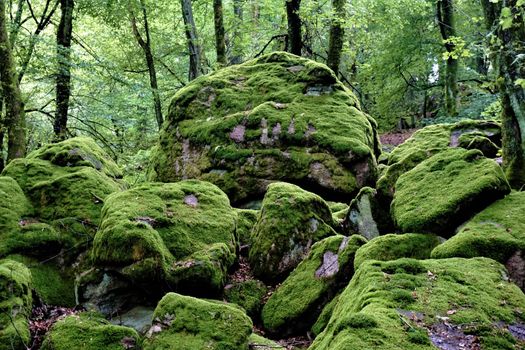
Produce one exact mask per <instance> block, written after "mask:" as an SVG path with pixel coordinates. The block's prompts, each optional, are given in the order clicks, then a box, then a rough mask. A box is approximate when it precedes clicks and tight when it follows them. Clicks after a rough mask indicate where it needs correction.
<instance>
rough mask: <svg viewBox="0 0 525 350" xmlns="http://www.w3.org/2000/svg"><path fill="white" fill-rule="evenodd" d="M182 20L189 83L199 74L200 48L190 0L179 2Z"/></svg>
mask: <svg viewBox="0 0 525 350" xmlns="http://www.w3.org/2000/svg"><path fill="white" fill-rule="evenodd" d="M180 4H181V7H182V19H183V20H184V26H185V29H186V39H187V40H188V50H189V54H190V68H189V73H188V79H189V80H190V81H191V80H193V79H195V78H197V77H198V76H199V75H200V74H201V48H200V46H199V40H198V37H197V27H196V26H195V21H194V20H193V9H192V5H191V0H181V1H180Z"/></svg>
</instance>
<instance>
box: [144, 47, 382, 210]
mask: <svg viewBox="0 0 525 350" xmlns="http://www.w3.org/2000/svg"><path fill="white" fill-rule="evenodd" d="M375 127H376V123H375V121H374V120H373V119H371V118H370V117H369V116H367V115H366V114H364V113H363V112H362V111H361V110H360V107H359V103H358V101H357V99H356V97H355V96H354V95H353V94H352V92H351V91H350V90H349V89H348V88H346V87H345V86H344V85H343V84H342V83H341V82H340V81H338V80H337V78H336V76H335V74H334V73H333V72H332V71H331V70H330V69H328V68H327V67H326V66H325V65H323V64H319V63H316V62H314V61H311V60H307V59H304V58H300V57H297V56H293V55H291V54H288V53H284V52H275V53H272V54H269V55H266V56H263V57H260V58H258V59H256V60H252V61H248V62H246V63H244V64H241V65H236V66H231V67H227V68H224V69H222V70H219V71H217V72H214V73H212V74H210V75H207V76H204V77H201V78H199V79H196V80H194V81H192V82H191V83H190V84H188V85H187V86H186V87H184V88H183V89H181V90H179V91H178V92H177V94H176V95H175V96H174V98H173V100H172V102H171V106H170V109H169V113H168V115H167V118H166V122H165V124H164V127H163V130H162V132H161V136H160V143H159V144H158V147H157V150H156V152H154V158H153V162H152V163H153V166H152V169H151V173H152V177H153V179H154V180H157V181H159V180H160V181H163V182H168V181H178V180H181V179H185V178H199V179H203V180H207V181H211V182H213V183H215V184H217V185H218V186H219V187H221V188H222V189H223V190H224V191H225V192H226V193H227V194H228V195H229V196H230V198H232V200H233V201H234V202H239V201H243V200H245V199H247V198H252V197H254V196H256V195H261V194H263V193H264V191H265V188H266V186H267V184H268V183H269V182H272V181H286V182H292V183H297V184H301V186H304V187H305V188H308V189H310V190H312V191H314V192H318V193H323V195H325V196H332V197H346V196H348V195H351V194H355V193H357V191H358V190H359V188H361V187H362V186H365V185H367V184H372V183H374V182H375V176H376V160H375V158H376V155H377V154H378V153H379V150H378V149H379V147H378V139H377V135H376V131H375Z"/></svg>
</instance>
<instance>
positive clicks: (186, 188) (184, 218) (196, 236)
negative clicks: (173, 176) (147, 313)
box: [92, 180, 237, 295]
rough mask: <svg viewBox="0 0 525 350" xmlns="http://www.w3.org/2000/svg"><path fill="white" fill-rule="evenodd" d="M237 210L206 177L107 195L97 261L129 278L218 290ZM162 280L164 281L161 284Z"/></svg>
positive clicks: (231, 253)
mask: <svg viewBox="0 0 525 350" xmlns="http://www.w3.org/2000/svg"><path fill="white" fill-rule="evenodd" d="M236 220H237V214H236V212H235V210H234V209H233V208H232V207H231V206H230V202H229V199H228V197H227V196H226V195H225V194H224V192H222V191H221V190H220V189H219V188H218V187H217V186H215V185H212V184H211V183H208V182H203V181H197V180H187V181H181V182H178V183H166V184H163V183H149V184H144V185H141V186H138V187H136V188H133V189H130V190H127V191H123V192H119V193H115V194H113V195H111V196H109V197H108V198H107V199H106V201H105V204H104V208H103V210H102V223H101V226H100V230H99V231H98V232H97V234H96V236H95V239H94V242H93V251H92V257H93V260H94V262H95V264H96V265H97V266H98V267H100V268H102V269H107V270H113V271H117V272H118V274H119V275H121V276H124V277H125V278H127V279H128V280H130V281H131V282H132V283H137V284H139V285H143V286H148V290H149V289H150V288H149V287H150V286H151V285H152V283H153V284H155V285H157V286H159V290H158V292H159V293H160V292H162V291H163V290H166V288H167V286H169V287H168V288H167V290H170V289H172V290H178V291H183V292H185V293H192V294H199V293H202V294H206V295H212V294H213V293H217V292H219V291H220V290H222V287H223V286H224V282H225V277H226V271H227V269H228V268H229V267H230V266H231V265H232V264H233V261H234V258H235V248H236V239H235V229H236ZM160 286H163V287H160Z"/></svg>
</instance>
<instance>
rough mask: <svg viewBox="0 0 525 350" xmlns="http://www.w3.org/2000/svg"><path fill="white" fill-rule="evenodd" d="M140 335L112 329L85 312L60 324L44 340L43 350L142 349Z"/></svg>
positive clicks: (99, 318)
mask: <svg viewBox="0 0 525 350" xmlns="http://www.w3.org/2000/svg"><path fill="white" fill-rule="evenodd" d="M140 348H141V346H140V337H139V335H138V333H137V332H136V331H135V330H134V329H132V328H128V327H123V326H116V325H112V324H111V323H109V322H108V321H106V320H105V319H104V318H102V317H101V316H100V315H98V314H96V313H91V312H86V313H80V314H77V315H70V316H67V317H65V318H63V319H61V320H58V321H57V322H56V323H55V324H54V325H53V327H51V329H50V330H49V332H48V333H47V335H46V338H45V339H44V342H43V344H42V347H41V349H42V350H71V349H78V350H100V349H105V350H122V349H136V350H138V349H140Z"/></svg>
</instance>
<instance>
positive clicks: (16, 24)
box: [9, 0, 25, 47]
mask: <svg viewBox="0 0 525 350" xmlns="http://www.w3.org/2000/svg"><path fill="white" fill-rule="evenodd" d="M24 2H25V1H24V0H18V4H17V8H16V14H15V18H14V20H13V24H12V29H11V33H10V34H9V43H10V44H11V47H14V46H15V42H16V37H17V36H18V32H19V31H20V26H21V24H22V13H23V12H24Z"/></svg>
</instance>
